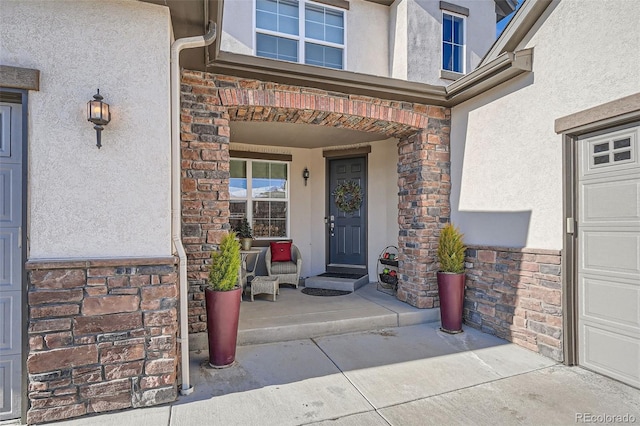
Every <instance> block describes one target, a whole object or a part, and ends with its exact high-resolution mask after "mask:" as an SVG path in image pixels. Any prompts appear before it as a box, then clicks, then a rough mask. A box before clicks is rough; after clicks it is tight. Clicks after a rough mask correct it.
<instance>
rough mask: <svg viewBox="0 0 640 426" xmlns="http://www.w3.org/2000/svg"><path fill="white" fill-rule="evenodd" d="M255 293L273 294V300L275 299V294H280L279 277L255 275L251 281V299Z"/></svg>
mask: <svg viewBox="0 0 640 426" xmlns="http://www.w3.org/2000/svg"><path fill="white" fill-rule="evenodd" d="M255 294H273V301H274V302H275V301H276V294H280V279H279V278H278V277H261V276H258V277H255V278H254V279H253V280H252V281H251V301H252V302H253V296H254V295H255Z"/></svg>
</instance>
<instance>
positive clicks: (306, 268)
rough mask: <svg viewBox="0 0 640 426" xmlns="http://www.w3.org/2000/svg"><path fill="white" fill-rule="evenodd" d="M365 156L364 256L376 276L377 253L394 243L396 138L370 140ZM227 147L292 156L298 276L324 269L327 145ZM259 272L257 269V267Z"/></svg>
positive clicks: (292, 235) (293, 231)
mask: <svg viewBox="0 0 640 426" xmlns="http://www.w3.org/2000/svg"><path fill="white" fill-rule="evenodd" d="M370 146H371V153H370V154H369V156H368V165H367V167H368V194H367V196H368V211H369V217H368V219H369V223H368V236H369V243H368V259H367V262H368V264H369V275H370V278H371V280H373V281H375V280H376V266H377V263H376V262H377V259H378V255H379V254H380V252H381V251H382V249H384V248H385V247H386V246H387V245H394V246H397V245H398V229H399V228H398V172H397V164H398V148H397V141H396V139H393V138H391V139H386V140H381V141H375V142H371V143H370ZM232 149H240V150H247V151H252V152H274V153H286V154H290V155H291V156H292V162H291V174H290V176H291V194H290V200H291V204H290V211H291V214H290V220H291V227H290V231H291V233H290V238H291V239H293V242H294V244H296V246H298V248H299V249H300V253H301V254H302V258H303V260H304V262H303V264H302V276H305V277H308V276H313V275H317V274H321V273H323V272H325V267H326V260H325V257H326V256H325V251H326V246H325V245H326V235H327V228H326V225H325V223H324V217H325V214H326V200H327V195H326V158H324V157H323V155H322V152H323V151H324V150H327V149H339V147H335V148H318V149H302V148H289V147H265V146H261V145H251V144H244V143H239V141H234V142H233V145H232ZM305 167H307V168H308V169H309V174H310V178H309V181H308V184H307V186H304V180H303V179H302V171H303V170H304V168H305ZM259 272H260V270H259Z"/></svg>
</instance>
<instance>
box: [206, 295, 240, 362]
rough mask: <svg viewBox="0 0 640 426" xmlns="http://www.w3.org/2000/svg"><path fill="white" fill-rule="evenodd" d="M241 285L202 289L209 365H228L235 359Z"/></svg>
mask: <svg viewBox="0 0 640 426" xmlns="http://www.w3.org/2000/svg"><path fill="white" fill-rule="evenodd" d="M241 292H242V287H238V288H237V289H234V290H231V291H214V290H211V289H209V288H206V289H205V291H204V295H205V302H206V305H207V334H208V337H209V365H211V366H212V367H214V368H225V367H229V366H230V365H231V364H233V362H234V361H235V359H236V343H237V341H238V320H239V318H240V297H241V295H242V293H241Z"/></svg>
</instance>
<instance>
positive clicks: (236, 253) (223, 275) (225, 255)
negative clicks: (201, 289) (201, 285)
mask: <svg viewBox="0 0 640 426" xmlns="http://www.w3.org/2000/svg"><path fill="white" fill-rule="evenodd" d="M239 271H240V244H239V243H238V241H237V240H236V234H235V232H230V233H228V234H227V235H225V236H224V237H222V241H220V248H219V249H218V250H216V251H212V252H211V266H210V267H209V287H210V288H211V289H212V290H216V291H229V290H233V289H234V288H235V287H236V285H237V284H238V273H239Z"/></svg>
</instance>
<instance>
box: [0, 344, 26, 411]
mask: <svg viewBox="0 0 640 426" xmlns="http://www.w3.org/2000/svg"><path fill="white" fill-rule="evenodd" d="M20 380H21V379H20V355H13V356H2V357H0V420H5V419H12V418H15V417H19V416H20V413H19V411H18V407H20V398H21V395H20V392H19V391H18V390H19V389H20Z"/></svg>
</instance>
